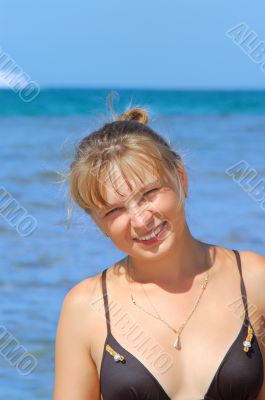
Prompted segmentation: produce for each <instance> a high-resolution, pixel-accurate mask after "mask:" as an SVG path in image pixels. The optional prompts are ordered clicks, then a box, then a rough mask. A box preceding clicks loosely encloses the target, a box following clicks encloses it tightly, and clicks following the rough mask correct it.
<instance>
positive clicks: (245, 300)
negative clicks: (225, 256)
mask: <svg viewBox="0 0 265 400" xmlns="http://www.w3.org/2000/svg"><path fill="white" fill-rule="evenodd" d="M233 252H234V253H235V256H236V261H237V266H238V270H239V274H240V289H241V295H242V300H243V304H244V309H245V321H247V322H249V323H250V321H249V316H248V303H247V292H246V287H245V283H244V279H243V275H242V267H241V258H240V254H239V252H238V250H233Z"/></svg>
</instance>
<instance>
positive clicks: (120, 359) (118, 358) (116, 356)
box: [105, 344, 126, 364]
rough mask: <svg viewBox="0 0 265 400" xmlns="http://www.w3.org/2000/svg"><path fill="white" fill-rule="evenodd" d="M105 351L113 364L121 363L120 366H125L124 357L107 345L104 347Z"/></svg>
mask: <svg viewBox="0 0 265 400" xmlns="http://www.w3.org/2000/svg"><path fill="white" fill-rule="evenodd" d="M105 349H106V350H107V352H108V353H109V354H110V355H111V356H112V357H113V359H114V361H115V362H121V363H122V364H125V362H126V360H125V357H124V356H122V355H121V354H119V353H118V352H117V351H116V350H114V349H113V348H112V347H111V346H110V345H109V344H107V345H106V347H105Z"/></svg>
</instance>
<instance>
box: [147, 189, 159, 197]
mask: <svg viewBox="0 0 265 400" xmlns="http://www.w3.org/2000/svg"><path fill="white" fill-rule="evenodd" d="M157 190H158V189H157V188H155V189H151V190H148V191H147V192H145V193H144V196H146V195H147V194H150V193H152V192H155V191H157Z"/></svg>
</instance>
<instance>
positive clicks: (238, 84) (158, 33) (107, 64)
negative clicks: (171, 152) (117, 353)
mask: <svg viewBox="0 0 265 400" xmlns="http://www.w3.org/2000/svg"><path fill="white" fill-rule="evenodd" d="M0 6H1V13H0V48H2V51H4V52H5V53H7V54H9V55H10V56H11V57H12V58H13V59H14V60H15V61H16V63H17V64H18V65H19V66H20V67H21V68H23V70H24V71H25V72H26V73H27V74H28V75H29V76H30V77H31V78H32V79H33V80H35V81H37V82H38V83H39V84H40V85H41V86H42V87H45V86H70V87H76V86H77V87H106V88H119V87H120V88H122V87H126V88H169V89H177V88H225V89H226V88H265V73H264V72H262V71H261V69H260V67H259V65H258V64H257V63H255V62H253V61H252V60H251V59H250V58H249V57H248V56H247V55H246V54H245V53H244V52H243V51H242V49H241V48H239V47H238V46H236V45H235V44H234V43H233V41H232V40H231V39H229V38H228V37H227V36H226V34H225V32H226V31H227V30H228V29H230V28H232V27H233V26H235V25H237V24H239V23H241V22H244V23H246V24H247V25H248V26H249V27H250V29H251V30H253V31H255V32H256V33H257V35H258V40H260V41H262V40H264V41H265V24H264V10H265V7H264V0H256V1H255V2H250V1H245V0H233V1H229V2H228V1H226V2H224V1H223V0H222V1H221V0H216V1H215V0H201V1H196V0H193V1H190V0H184V1H177V0H152V1H151V0H133V1H130V2H126V1H125V0H123V1H121V0H108V1H107V0H105V1H103V0H97V1H93V2H92V1H89V0H75V1H67V0H57V1H56V0H53V1H51V0H38V1H33V0H23V1H21V0H14V1H8V0H5V1H4V0H1V2H0Z"/></svg>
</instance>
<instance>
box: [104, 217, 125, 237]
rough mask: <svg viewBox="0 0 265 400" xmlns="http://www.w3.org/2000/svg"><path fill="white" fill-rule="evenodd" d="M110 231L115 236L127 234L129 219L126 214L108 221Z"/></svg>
mask: <svg viewBox="0 0 265 400" xmlns="http://www.w3.org/2000/svg"><path fill="white" fill-rule="evenodd" d="M107 229H108V232H110V235H111V236H112V237H113V238H114V237H119V238H120V237H121V236H123V237H124V236H125V232H126V230H127V229H128V219H127V218H126V217H125V216H119V217H117V218H114V219H113V220H111V221H109V222H108V227H107Z"/></svg>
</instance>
